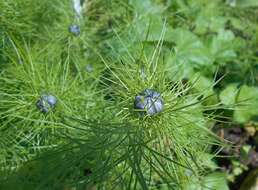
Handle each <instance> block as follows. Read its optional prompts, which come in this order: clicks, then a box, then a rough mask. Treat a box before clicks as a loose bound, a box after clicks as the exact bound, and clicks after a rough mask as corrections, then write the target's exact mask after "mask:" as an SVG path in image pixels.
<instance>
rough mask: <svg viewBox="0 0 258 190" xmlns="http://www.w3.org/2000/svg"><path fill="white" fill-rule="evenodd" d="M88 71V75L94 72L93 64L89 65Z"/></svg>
mask: <svg viewBox="0 0 258 190" xmlns="http://www.w3.org/2000/svg"><path fill="white" fill-rule="evenodd" d="M85 69H86V71H87V72H88V73H92V72H93V70H94V69H93V66H92V65H91V64H87V65H86V67H85Z"/></svg>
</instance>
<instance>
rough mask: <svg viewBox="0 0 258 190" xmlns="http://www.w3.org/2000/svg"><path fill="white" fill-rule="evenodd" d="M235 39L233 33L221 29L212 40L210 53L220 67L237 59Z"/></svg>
mask: <svg viewBox="0 0 258 190" xmlns="http://www.w3.org/2000/svg"><path fill="white" fill-rule="evenodd" d="M234 39H235V36H234V34H233V32H231V31H230V30H224V29H221V30H220V31H219V33H218V35H217V36H215V37H214V38H213V39H212V42H211V44H210V52H211V54H212V55H213V57H214V58H215V59H216V62H218V63H219V64H220V65H223V64H224V63H225V62H227V61H230V60H233V59H234V58H236V56H237V55H236V53H235V51H234V41H233V40H234Z"/></svg>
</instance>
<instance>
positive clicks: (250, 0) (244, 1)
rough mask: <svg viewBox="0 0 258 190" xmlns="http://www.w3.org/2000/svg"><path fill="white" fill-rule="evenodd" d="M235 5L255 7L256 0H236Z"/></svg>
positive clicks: (256, 4)
mask: <svg viewBox="0 0 258 190" xmlns="http://www.w3.org/2000/svg"><path fill="white" fill-rule="evenodd" d="M236 6H238V7H256V6H258V1H257V0H237V1H236Z"/></svg>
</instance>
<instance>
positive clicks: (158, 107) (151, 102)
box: [134, 89, 164, 115]
mask: <svg viewBox="0 0 258 190" xmlns="http://www.w3.org/2000/svg"><path fill="white" fill-rule="evenodd" d="M163 107H164V103H163V99H162V97H161V94H160V93H158V92H156V91H154V90H152V89H145V90H144V91H143V92H141V93H140V94H139V95H137V96H135V100H134V108H135V109H139V110H143V111H145V112H146V113H147V115H155V114H157V113H160V112H161V111H162V110H163Z"/></svg>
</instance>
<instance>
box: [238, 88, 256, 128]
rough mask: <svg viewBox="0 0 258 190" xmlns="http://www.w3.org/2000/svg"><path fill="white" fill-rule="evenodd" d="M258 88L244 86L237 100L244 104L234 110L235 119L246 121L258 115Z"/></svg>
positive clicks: (241, 121) (240, 121)
mask: <svg viewBox="0 0 258 190" xmlns="http://www.w3.org/2000/svg"><path fill="white" fill-rule="evenodd" d="M257 95H258V88H257V87H252V86H246V85H244V86H242V87H241V89H240V92H239V95H238V98H237V102H241V103H242V104H244V106H241V107H239V108H237V109H236V110H235V111H234V120H235V121H236V122H239V123H244V122H247V121H249V120H251V119H252V117H253V116H257V115H258V109H257V108H258V96H257Z"/></svg>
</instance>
